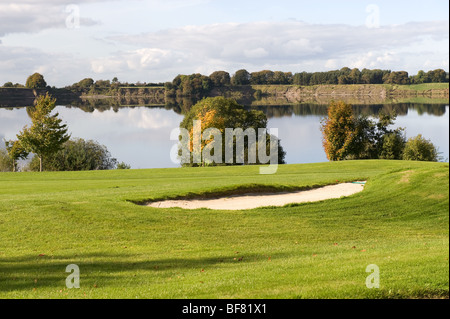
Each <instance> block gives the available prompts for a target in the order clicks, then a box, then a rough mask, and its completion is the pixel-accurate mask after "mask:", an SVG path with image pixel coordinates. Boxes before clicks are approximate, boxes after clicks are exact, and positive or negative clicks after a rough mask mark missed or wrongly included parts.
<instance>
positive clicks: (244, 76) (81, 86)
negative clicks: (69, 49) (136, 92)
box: [3, 67, 449, 96]
mask: <svg viewBox="0 0 450 319" xmlns="http://www.w3.org/2000/svg"><path fill="white" fill-rule="evenodd" d="M443 82H449V75H448V73H447V72H446V71H445V70H443V69H436V70H431V71H428V72H425V71H423V70H420V71H419V72H418V73H417V74H416V75H409V74H408V72H406V71H391V70H380V69H362V70H359V69H358V68H353V69H350V68H348V67H344V68H342V69H340V70H332V71H325V72H300V73H292V72H283V71H271V70H262V71H257V72H248V71H247V70H245V69H241V70H238V71H236V72H235V73H234V74H233V75H230V73H228V72H226V71H215V72H213V73H211V74H210V75H209V76H207V75H202V74H200V73H194V74H191V75H182V74H180V75H177V76H176V77H175V78H174V79H173V80H172V81H171V82H166V83H145V82H144V83H141V82H136V83H128V82H120V81H119V80H118V79H117V77H114V78H113V79H112V80H97V81H94V79H92V78H85V79H82V80H81V81H79V82H77V83H74V84H72V85H69V86H66V87H65V89H68V90H71V91H73V92H77V93H80V92H81V93H85V94H111V93H116V92H117V90H118V89H120V88H123V87H127V88H129V87H139V88H141V87H156V86H158V87H162V86H164V87H165V89H166V95H167V96H177V95H181V96H205V95H206V94H207V93H208V92H210V90H211V89H213V88H215V87H225V86H229V85H235V86H236V85H301V86H310V85H321V84H400V85H404V84H422V83H443ZM3 87H26V88H32V89H39V88H46V87H48V86H47V83H46V82H45V80H44V77H43V76H42V75H41V74H39V73H34V74H33V75H30V76H29V77H28V79H27V81H26V84H25V86H24V85H21V84H19V83H16V84H13V83H12V82H6V83H5V84H4V85H3Z"/></svg>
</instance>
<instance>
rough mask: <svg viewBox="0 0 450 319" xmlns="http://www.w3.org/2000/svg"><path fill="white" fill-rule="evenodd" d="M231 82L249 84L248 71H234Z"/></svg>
mask: <svg viewBox="0 0 450 319" xmlns="http://www.w3.org/2000/svg"><path fill="white" fill-rule="evenodd" d="M231 84H233V85H249V84H250V73H249V72H248V71H247V70H244V69H241V70H238V71H236V73H235V74H234V75H233V77H232V78H231Z"/></svg>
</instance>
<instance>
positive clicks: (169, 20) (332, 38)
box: [0, 0, 449, 87]
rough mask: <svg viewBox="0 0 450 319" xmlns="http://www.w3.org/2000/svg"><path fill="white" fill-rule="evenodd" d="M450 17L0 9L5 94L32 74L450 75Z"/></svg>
mask: <svg viewBox="0 0 450 319" xmlns="http://www.w3.org/2000/svg"><path fill="white" fill-rule="evenodd" d="M448 12H449V2H448V1H447V0H427V1H423V0H420V1H416V0H407V1H404V0H396V1H391V0H388V1H384V0H379V1H377V0H369V1H365V0H340V1H337V0H318V1H310V0H309V1H288V0H277V1H273V0H272V1H266V0H258V1H256V0H240V1H236V0H131V1H130V0H128V1H125V0H15V1H7V0H6V1H5V0H0V85H2V84H3V83H5V82H7V81H12V82H14V83H16V82H18V83H25V81H26V78H27V76H28V75H30V74H32V73H34V72H40V73H42V74H43V75H44V77H45V79H46V81H47V83H48V84H49V85H52V86H53V85H55V86H57V87H61V86H65V85H70V84H72V83H75V82H78V81H79V80H81V79H83V78H86V77H92V78H93V79H95V80H98V79H112V78H113V77H118V78H119V80H120V81H128V82H137V81H140V82H165V81H170V80H172V79H173V78H174V77H175V76H176V75H177V74H191V73H197V72H198V73H202V74H205V75H209V74H210V73H212V72H213V71H216V70H225V71H228V72H230V73H231V74H233V73H234V72H235V71H236V70H238V69H241V68H245V69H247V70H248V71H250V72H253V71H260V70H263V69H270V70H274V71H275V70H280V71H291V72H293V73H295V72H301V71H327V70H334V69H340V68H342V67H344V66H348V67H352V68H353V67H358V68H360V69H362V68H381V69H390V70H405V71H408V72H409V73H411V74H416V73H417V71H418V70H421V69H423V70H426V71H427V70H431V69H436V68H444V69H445V70H446V71H448V69H449V53H448V46H449V13H448Z"/></svg>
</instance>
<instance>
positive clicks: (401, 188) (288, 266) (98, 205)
mask: <svg viewBox="0 0 450 319" xmlns="http://www.w3.org/2000/svg"><path fill="white" fill-rule="evenodd" d="M448 171H449V168H448V164H446V163H418V162H403V161H352V162H350V161H348V162H339V163H318V164H304V165H282V166H280V167H279V170H278V172H277V174H274V175H259V174H258V167H256V166H255V167H218V168H180V169H154V170H122V171H105V172H65V173H42V174H39V173H18V174H13V173H1V174H0V243H1V244H0V298H448V292H449V281H448V278H449V264H448V257H449V246H448V245H449V237H448V231H449V224H448V216H449V206H448V204H449V201H448V199H449V197H448V191H449V187H448ZM405 172H407V173H405ZM405 174H407V175H408V181H407V182H401V181H402V179H404V178H405ZM353 180H367V181H368V182H367V184H366V187H365V190H364V191H363V192H361V193H358V194H355V195H353V196H351V197H348V198H341V199H335V200H327V201H322V202H317V203H310V204H297V205H288V206H285V207H282V208H274V207H269V208H260V209H254V210H247V211H215V210H207V209H199V210H182V209H178V208H171V209H156V208H150V207H144V206H140V205H136V204H134V203H133V202H139V201H144V200H149V199H156V198H164V197H166V198H171V197H176V196H183V195H187V194H197V195H198V194H208V193H211V192H215V193H217V192H220V191H223V190H225V191H229V190H233V189H239V187H242V185H266V187H276V188H278V187H281V188H283V187H286V188H301V187H311V186H313V185H327V184H333V183H336V182H345V181H353ZM69 264H77V265H78V266H79V267H80V274H81V288H80V289H67V288H66V285H65V280H66V277H67V276H68V275H69V274H68V273H65V268H66V266H67V265H69ZM369 264H376V265H378V266H379V268H380V288H379V289H368V288H367V287H366V285H365V280H366V277H367V276H368V275H369V274H368V273H366V272H365V269H366V267H367V265H369Z"/></svg>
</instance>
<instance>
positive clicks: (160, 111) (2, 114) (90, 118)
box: [0, 103, 449, 169]
mask: <svg viewBox="0 0 450 319" xmlns="http://www.w3.org/2000/svg"><path fill="white" fill-rule="evenodd" d="M250 108H252V109H261V110H263V111H264V112H265V114H266V115H267V116H268V119H269V121H268V127H270V128H277V129H278V135H279V138H280V139H281V145H282V146H283V148H284V150H285V151H286V158H285V159H286V162H287V163H288V164H294V163H314V162H325V161H327V158H326V155H325V152H324V150H323V148H322V135H321V131H320V121H321V120H322V119H323V118H324V117H325V115H326V106H325V105H309V104H305V105H302V104H298V105H279V106H266V105H262V106H252V107H250ZM354 108H355V109H356V110H357V112H358V113H363V114H367V115H374V114H377V113H378V112H379V111H380V110H382V109H387V110H391V109H395V110H396V112H397V114H398V116H397V120H396V122H395V125H394V126H395V127H404V128H405V129H406V136H407V137H412V136H416V135H417V134H422V135H423V136H424V137H425V138H427V139H429V140H431V141H432V142H433V143H434V144H435V145H436V146H438V148H439V151H440V152H441V156H442V157H443V160H445V161H448V158H449V106H448V103H447V104H423V103H421V104H416V103H402V104H386V105H380V104H377V105H355V106H354ZM56 111H57V112H59V114H60V117H61V118H62V119H63V121H64V122H65V123H66V124H67V125H68V127H69V132H70V133H71V134H72V137H79V138H83V139H86V140H88V139H92V140H95V141H98V142H99V143H101V144H103V145H105V146H106V147H107V148H108V150H109V151H110V153H111V155H112V156H113V157H115V158H117V159H118V161H119V162H121V161H123V162H125V163H127V164H129V165H131V167H132V168H135V169H139V168H166V167H167V168H168V167H178V166H179V165H178V164H176V163H172V161H171V160H170V151H171V149H172V147H173V145H175V142H174V141H172V140H170V133H171V131H172V130H173V129H175V128H177V127H179V124H180V122H181V121H182V119H183V115H181V114H179V111H178V110H176V109H173V108H168V107H164V106H162V107H155V106H152V107H145V106H134V107H115V108H106V109H105V108H102V109H89V110H88V111H86V110H83V109H82V108H78V107H66V106H57V108H56ZM27 124H28V125H29V124H31V120H30V118H29V116H28V114H27V110H26V108H14V109H5V108H0V139H3V138H5V139H14V138H15V136H16V134H17V133H18V132H19V131H20V130H21V129H22V128H23V126H24V125H27ZM3 146H4V145H3V142H2V143H1V147H3Z"/></svg>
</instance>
